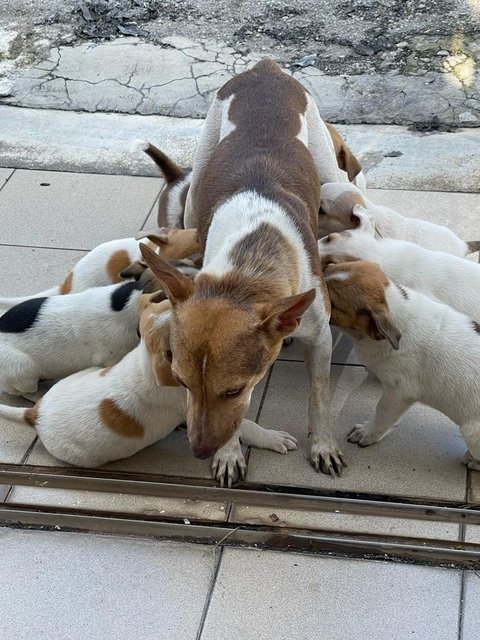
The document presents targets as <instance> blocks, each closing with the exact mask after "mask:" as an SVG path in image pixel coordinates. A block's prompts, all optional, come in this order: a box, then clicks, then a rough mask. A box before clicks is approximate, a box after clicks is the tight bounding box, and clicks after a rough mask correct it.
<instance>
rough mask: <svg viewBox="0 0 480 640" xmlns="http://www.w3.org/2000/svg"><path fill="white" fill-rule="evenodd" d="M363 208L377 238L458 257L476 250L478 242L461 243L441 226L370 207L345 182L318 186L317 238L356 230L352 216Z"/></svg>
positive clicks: (380, 208)
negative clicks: (319, 198) (319, 187)
mask: <svg viewBox="0 0 480 640" xmlns="http://www.w3.org/2000/svg"><path fill="white" fill-rule="evenodd" d="M364 209H366V210H367V211H368V213H369V214H370V215H371V216H373V219H374V228H375V234H376V236H377V237H380V238H392V239H395V240H407V241H408V242H414V243H415V244H419V245H421V246H422V247H425V248H426V249H430V250H432V251H445V253H451V254H452V255H454V256H460V257H464V256H466V255H467V254H469V253H472V252H473V251H478V250H479V249H480V242H477V241H473V242H464V241H463V240H461V239H460V238H459V237H458V236H457V235H455V233H454V232H453V231H451V230H450V229H449V228H448V227H445V226H444V225H440V224H434V223H433V222H427V221H426V220H420V219H419V218H408V217H406V216H402V214H400V213H398V211H394V210H393V209H390V208H388V207H383V206H381V205H377V204H374V203H373V202H372V201H371V200H368V198H367V197H366V196H365V194H364V193H362V192H361V191H360V189H358V188H357V187H356V186H355V185H353V184H349V183H347V182H330V183H327V184H324V185H322V198H321V205H320V213H319V221H318V234H319V235H318V237H319V238H322V237H323V236H326V235H328V234H329V233H334V232H340V231H345V230H346V229H354V228H356V227H357V226H358V217H357V216H356V215H354V214H355V212H356V211H362V210H364ZM352 214H353V215H352Z"/></svg>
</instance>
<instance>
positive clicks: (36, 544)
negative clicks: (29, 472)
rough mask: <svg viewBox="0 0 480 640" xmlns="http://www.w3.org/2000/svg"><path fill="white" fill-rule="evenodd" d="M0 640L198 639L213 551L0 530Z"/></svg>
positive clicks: (192, 547)
mask: <svg viewBox="0 0 480 640" xmlns="http://www.w3.org/2000/svg"><path fill="white" fill-rule="evenodd" d="M0 548H1V550H2V571H1V572H0V589H1V592H2V594H3V598H2V614H1V616H0V637H2V638H8V640H38V638H42V640H58V639H59V638H68V640H84V639H85V638H102V640H118V638H135V640H152V638H155V640H195V638H196V633H197V628H198V625H199V623H200V619H201V615H202V610H203V606H204V603H205V599H206V597H207V593H208V587H209V583H210V579H211V573H212V570H213V555H212V550H211V548H209V547H208V548H207V547H203V546H199V545H188V544H177V543H172V542H159V541H154V540H142V539H136V538H119V537H110V536H98V535H91V534H78V533H66V532H61V533H56V532H42V531H21V530H15V529H0Z"/></svg>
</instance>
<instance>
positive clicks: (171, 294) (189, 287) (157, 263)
mask: <svg viewBox="0 0 480 640" xmlns="http://www.w3.org/2000/svg"><path fill="white" fill-rule="evenodd" d="M140 251H141V253H142V256H143V258H144V260H145V262H146V263H147V264H148V266H149V267H150V269H151V270H152V271H153V273H154V274H155V275H156V276H157V278H158V279H159V280H160V282H161V283H162V284H163V286H164V287H165V291H166V293H167V296H168V299H169V300H170V302H171V303H172V305H173V306H175V305H176V304H178V303H179V302H183V301H184V300H186V299H187V298H189V297H190V296H191V295H192V293H193V282H192V281H191V280H190V278H187V276H185V275H184V274H183V273H180V271H178V270H177V269H175V268H174V267H172V266H171V265H169V264H168V262H165V260H162V259H161V258H160V257H159V256H157V254H156V253H155V252H154V251H152V249H150V247H148V246H147V245H145V244H140Z"/></svg>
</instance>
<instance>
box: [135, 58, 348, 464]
mask: <svg viewBox="0 0 480 640" xmlns="http://www.w3.org/2000/svg"><path fill="white" fill-rule="evenodd" d="M320 176H321V177H322V179H323V180H325V181H329V180H330V178H331V176H337V180H338V179H340V178H339V169H338V166H337V161H336V158H335V152H334V148H333V144H332V140H331V138H330V135H329V134H328V130H327V129H326V127H325V124H324V123H323V121H322V120H321V118H320V116H319V114H318V111H317V108H316V105H315V102H314V100H313V99H312V97H311V96H310V94H309V93H308V92H307V91H306V89H305V88H304V87H303V86H302V85H301V84H300V83H299V82H297V81H296V80H295V79H293V78H291V77H290V76H288V75H286V74H284V73H283V72H282V71H281V69H280V67H279V66H278V65H277V64H276V63H275V62H273V60H270V59H265V60H262V61H261V62H259V63H258V64H257V65H255V67H253V68H252V69H251V70H249V71H247V72H245V73H242V74H240V75H238V76H237V77H235V78H233V79H232V80H230V81H229V82H228V83H227V84H225V85H224V86H223V87H222V88H221V89H220V90H219V91H218V92H217V95H216V97H215V99H214V101H213V104H212V106H211V108H210V110H209V113H208V116H207V119H206V122H205V126H204V129H203V134H202V138H201V140H200V144H199V147H198V150H197V155H196V157H195V161H194V167H193V173H192V182H191V187H190V190H189V194H188V197H187V207H186V212H185V222H186V226H191V227H196V228H198V230H199V239H200V245H201V247H202V248H204V249H205V252H204V266H203V269H202V271H201V272H200V274H199V275H198V276H197V278H196V279H195V281H194V282H193V283H192V282H191V280H189V279H188V278H186V277H185V276H183V275H182V274H180V273H178V271H176V270H175V269H173V268H172V267H171V266H169V265H168V264H166V263H165V262H164V261H162V260H161V259H160V258H159V257H158V256H156V255H155V254H154V253H153V252H152V251H150V250H148V249H147V248H143V249H142V254H143V256H144V258H145V260H146V262H147V263H148V265H149V266H150V268H151V269H152V271H153V272H154V273H155V275H156V276H157V277H158V278H159V279H160V280H161V281H162V283H163V284H164V286H165V289H166V291H167V294H168V296H169V298H170V300H171V302H172V305H173V319H172V325H171V350H172V354H173V361H172V372H173V375H174V376H175V377H176V378H177V380H178V381H179V382H180V383H181V384H183V385H184V386H185V387H186V388H187V389H188V394H187V397H188V401H187V405H188V407H187V426H188V435H189V439H190V443H191V445H192V448H193V452H194V454H195V455H196V456H197V457H199V458H206V457H208V456H210V455H212V453H214V452H215V451H216V450H217V449H218V448H219V447H221V446H222V445H223V444H224V443H225V442H227V441H228V440H229V439H230V438H232V437H234V436H235V434H236V432H237V429H238V427H239V425H240V423H241V420H242V418H243V416H244V415H245V413H246V411H247V409H248V406H249V404H250V399H251V394H252V391H253V389H254V387H255V385H256V384H257V383H258V382H259V381H260V380H261V379H262V378H263V376H264V375H265V373H266V372H267V370H268V368H269V367H270V365H271V364H272V362H273V361H274V360H275V358H276V357H277V355H278V353H279V350H280V348H281V345H282V339H283V338H284V337H285V336H288V335H290V334H293V333H295V335H297V336H298V337H299V338H300V339H302V340H303V341H304V342H305V357H306V364H307V368H308V371H309V374H310V378H311V390H310V391H311V393H310V402H309V431H310V435H311V449H310V459H311V462H312V464H313V465H314V467H315V468H316V469H317V470H319V469H320V467H321V468H322V471H324V472H326V473H330V474H332V475H336V474H340V472H341V470H342V467H343V464H344V462H343V459H342V454H341V451H340V450H339V449H338V447H337V444H336V442H335V439H334V437H333V435H332V430H331V424H330V406H329V379H330V355H331V334H330V330H329V322H328V321H329V299H328V295H327V292H326V289H325V284H324V281H323V274H322V270H321V264H320V260H319V256H318V251H317V247H316V237H317V220H318V209H319V205H320V179H321V178H320ZM302 318H303V321H302Z"/></svg>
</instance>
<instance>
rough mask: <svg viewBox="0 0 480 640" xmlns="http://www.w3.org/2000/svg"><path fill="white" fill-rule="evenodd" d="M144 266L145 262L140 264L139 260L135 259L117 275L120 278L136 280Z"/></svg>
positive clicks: (145, 266)
mask: <svg viewBox="0 0 480 640" xmlns="http://www.w3.org/2000/svg"><path fill="white" fill-rule="evenodd" d="M146 268H147V265H146V264H142V263H141V262H140V260H135V262H132V263H131V264H129V265H128V267H126V268H125V269H124V270H123V271H120V274H119V275H120V277H121V278H134V280H138V279H139V278H140V276H141V275H142V273H143V272H144V271H145V269H146Z"/></svg>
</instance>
